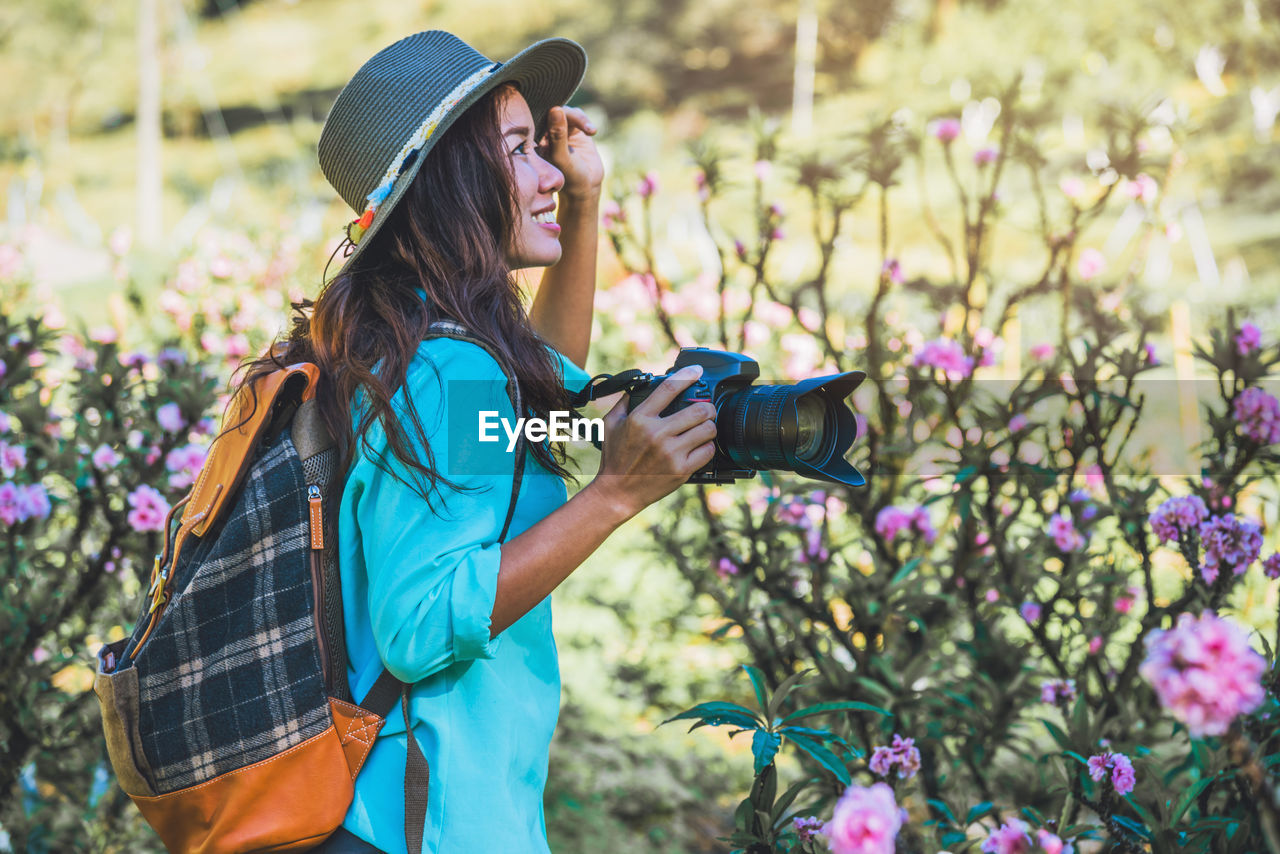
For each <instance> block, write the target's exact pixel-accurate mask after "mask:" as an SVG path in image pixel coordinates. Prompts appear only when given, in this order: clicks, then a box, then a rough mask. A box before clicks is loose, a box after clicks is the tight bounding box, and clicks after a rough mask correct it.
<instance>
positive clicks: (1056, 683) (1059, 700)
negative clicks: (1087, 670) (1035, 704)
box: [1040, 679, 1076, 706]
mask: <svg viewBox="0 0 1280 854" xmlns="http://www.w3.org/2000/svg"><path fill="white" fill-rule="evenodd" d="M1075 699H1076V680H1074V679H1047V680H1045V682H1044V683H1043V684H1042V685H1041V686H1040V702H1042V703H1052V704H1053V705H1055V706H1068V705H1070V704H1071V703H1073V702H1075Z"/></svg>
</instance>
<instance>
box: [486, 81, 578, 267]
mask: <svg viewBox="0 0 1280 854" xmlns="http://www.w3.org/2000/svg"><path fill="white" fill-rule="evenodd" d="M501 110H502V119H501V128H502V142H503V145H504V146H505V147H506V151H507V154H508V156H509V157H510V161H511V176H512V183H513V184H514V185H515V197H516V217H515V223H514V228H513V230H512V233H511V243H510V245H509V246H508V247H507V263H508V265H509V266H510V267H511V269H513V270H517V269H520V268H521V267H546V266H548V265H550V264H554V263H556V262H557V261H559V260H560V226H559V225H557V224H556V221H555V208H556V200H555V197H554V195H553V194H554V193H555V192H557V191H558V190H559V189H560V188H561V187H562V186H564V175H563V174H562V173H561V172H560V170H559V169H557V168H556V167H554V166H552V165H551V164H550V163H548V162H547V161H545V160H543V159H542V158H541V157H539V156H538V152H537V151H536V150H535V148H534V138H533V114H532V113H530V112H529V105H528V103H526V102H525V100H524V96H523V95H521V94H520V93H519V92H518V91H516V90H515V89H514V88H508V89H506V90H505V93H504V95H503V97H502V101H501Z"/></svg>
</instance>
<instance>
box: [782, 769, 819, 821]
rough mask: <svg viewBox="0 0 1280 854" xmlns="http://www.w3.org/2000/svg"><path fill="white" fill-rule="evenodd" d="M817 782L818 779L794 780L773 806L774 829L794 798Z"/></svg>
mask: <svg viewBox="0 0 1280 854" xmlns="http://www.w3.org/2000/svg"><path fill="white" fill-rule="evenodd" d="M817 782H819V780H818V778H816V777H810V778H808V779H806V780H796V781H795V782H794V783H792V784H791V785H790V786H788V787H787V790H786V791H785V792H783V793H782V797H780V798H778V800H777V802H776V803H774V805H773V816H772V819H773V823H774V827H777V826H778V822H779V821H781V820H782V818H783V816H784V815H786V812H787V808H788V807H789V806H791V804H792V803H793V802H794V801H795V799H796V797H797V796H798V795H799V794H800V793H801V792H803V791H804V790H805V788H806V787H807V786H812V785H813V784H814V783H817Z"/></svg>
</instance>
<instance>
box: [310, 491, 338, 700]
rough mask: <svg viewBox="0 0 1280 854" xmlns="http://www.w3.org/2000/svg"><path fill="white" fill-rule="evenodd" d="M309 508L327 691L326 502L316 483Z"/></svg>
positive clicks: (316, 616)
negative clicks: (325, 633) (325, 630)
mask: <svg viewBox="0 0 1280 854" xmlns="http://www.w3.org/2000/svg"><path fill="white" fill-rule="evenodd" d="M307 509H308V511H309V512H308V515H309V516H310V522H311V525H310V528H311V561H310V563H311V598H312V603H311V605H312V618H311V622H312V623H314V624H315V627H316V646H317V648H318V649H319V650H320V672H321V673H323V674H324V680H325V690H326V692H327V691H329V690H330V685H331V683H332V674H331V673H330V672H329V649H328V647H327V646H326V645H325V638H324V619H325V614H324V504H323V497H322V496H321V493H320V487H319V486H317V485H315V484H310V485H308V486H307Z"/></svg>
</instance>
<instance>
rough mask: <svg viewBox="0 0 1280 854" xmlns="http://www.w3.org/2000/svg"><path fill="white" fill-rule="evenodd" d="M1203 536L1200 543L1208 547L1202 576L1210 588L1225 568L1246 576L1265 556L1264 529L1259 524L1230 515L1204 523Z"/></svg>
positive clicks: (1201, 569)
mask: <svg viewBox="0 0 1280 854" xmlns="http://www.w3.org/2000/svg"><path fill="white" fill-rule="evenodd" d="M1199 533H1200V543H1201V545H1202V546H1204V555H1203V557H1202V558H1201V563H1200V574H1201V575H1202V576H1203V577H1204V580H1205V583H1206V584H1212V583H1213V582H1214V581H1216V580H1217V579H1218V573H1219V571H1220V570H1222V569H1223V568H1224V567H1226V568H1229V569H1230V570H1231V571H1232V572H1233V573H1234V574H1236V575H1243V574H1244V572H1245V570H1247V569H1248V568H1249V564H1251V563H1253V562H1254V561H1255V560H1257V559H1258V555H1259V554H1260V553H1261V552H1262V529H1261V528H1259V527H1258V525H1257V523H1255V522H1253V521H1251V520H1249V519H1236V517H1235V516H1234V515H1233V514H1230V513H1229V514H1227V515H1225V516H1213V517H1211V518H1210V519H1209V520H1208V521H1207V522H1201V523H1200V528H1199Z"/></svg>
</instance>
